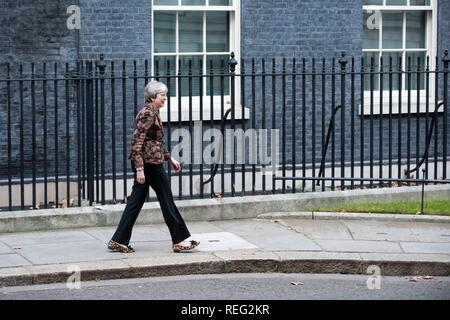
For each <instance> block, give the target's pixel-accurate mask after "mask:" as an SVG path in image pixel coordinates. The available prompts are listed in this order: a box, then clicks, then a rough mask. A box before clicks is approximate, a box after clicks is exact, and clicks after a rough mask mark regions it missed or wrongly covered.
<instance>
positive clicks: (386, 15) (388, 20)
mask: <svg viewBox="0 0 450 320" xmlns="http://www.w3.org/2000/svg"><path fill="white" fill-rule="evenodd" d="M382 16H383V22H382V23H383V30H382V31H383V44H382V48H383V49H401V48H402V39H403V29H402V26H403V13H402V12H383V14H382Z"/></svg>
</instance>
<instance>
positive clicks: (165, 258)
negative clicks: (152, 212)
mask: <svg viewBox="0 0 450 320" xmlns="http://www.w3.org/2000/svg"><path fill="white" fill-rule="evenodd" d="M333 217H334V220H330V219H333ZM367 217H369V216H368V215H367ZM436 221H437V222H420V221H387V220H385V221H383V220H380V219H378V220H375V221H374V220H370V219H364V215H359V216H358V218H357V219H351V220H349V219H339V220H338V219H336V217H335V216H329V217H328V220H315V219H311V218H306V217H305V216H302V215H301V214H300V215H289V214H277V213H273V214H265V215H261V216H260V217H259V218H251V219H232V220H217V221H205V222H199V221H188V222H187V225H188V227H189V229H190V231H191V233H192V239H196V240H200V242H201V244H200V246H199V247H198V248H197V249H196V250H195V251H193V252H185V253H173V252H172V251H171V249H170V248H171V241H170V236H169V232H168V230H167V227H166V226H165V225H164V224H148V225H136V226H135V228H134V232H133V236H132V239H131V243H130V244H131V245H132V246H133V247H134V248H135V249H136V253H133V254H123V253H117V252H111V251H109V250H108V249H107V247H106V243H107V241H108V240H109V239H110V237H111V235H112V234H113V232H114V229H115V228H114V227H111V226H108V227H94V228H73V229H63V230H55V231H35V232H23V233H9V234H1V235H0V286H12V285H29V284H38V283H53V282H66V281H67V279H68V278H69V276H71V275H72V274H73V272H74V271H76V270H80V271H81V281H88V280H103V279H117V278H135V277H148V276H170V275H184V274H208V273H209V274H214V273H230V272H286V273H293V272H295V273H341V274H367V268H368V267H369V266H370V265H376V266H378V267H379V268H380V270H381V275H382V276H388V275H401V276H403V275H422V276H425V275H431V276H449V275H450V223H449V222H445V220H439V219H436ZM371 274H372V273H371Z"/></svg>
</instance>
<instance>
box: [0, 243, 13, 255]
mask: <svg viewBox="0 0 450 320" xmlns="http://www.w3.org/2000/svg"><path fill="white" fill-rule="evenodd" d="M5 253H14V250H13V249H11V248H10V247H9V246H7V245H6V244H4V243H1V242H0V254H5Z"/></svg>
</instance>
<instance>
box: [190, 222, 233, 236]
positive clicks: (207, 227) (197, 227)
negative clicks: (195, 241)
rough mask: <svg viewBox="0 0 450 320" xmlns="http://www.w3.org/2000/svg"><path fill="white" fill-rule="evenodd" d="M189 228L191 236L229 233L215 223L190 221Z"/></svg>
mask: <svg viewBox="0 0 450 320" xmlns="http://www.w3.org/2000/svg"><path fill="white" fill-rule="evenodd" d="M187 226H188V229H189V232H190V233H191V234H194V233H210V232H224V231H228V230H224V229H222V228H219V227H218V226H217V224H216V223H215V222H209V221H190V222H188V224H187Z"/></svg>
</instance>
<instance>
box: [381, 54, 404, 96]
mask: <svg viewBox="0 0 450 320" xmlns="http://www.w3.org/2000/svg"><path fill="white" fill-rule="evenodd" d="M401 56H402V53H401V52H383V73H386V74H383V90H389V68H392V72H393V73H394V74H393V75H392V77H391V79H392V80H391V81H392V90H398V88H399V86H398V80H399V75H398V74H395V72H397V71H398V70H399V58H400V57H401ZM391 59H392V60H391Z"/></svg>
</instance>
